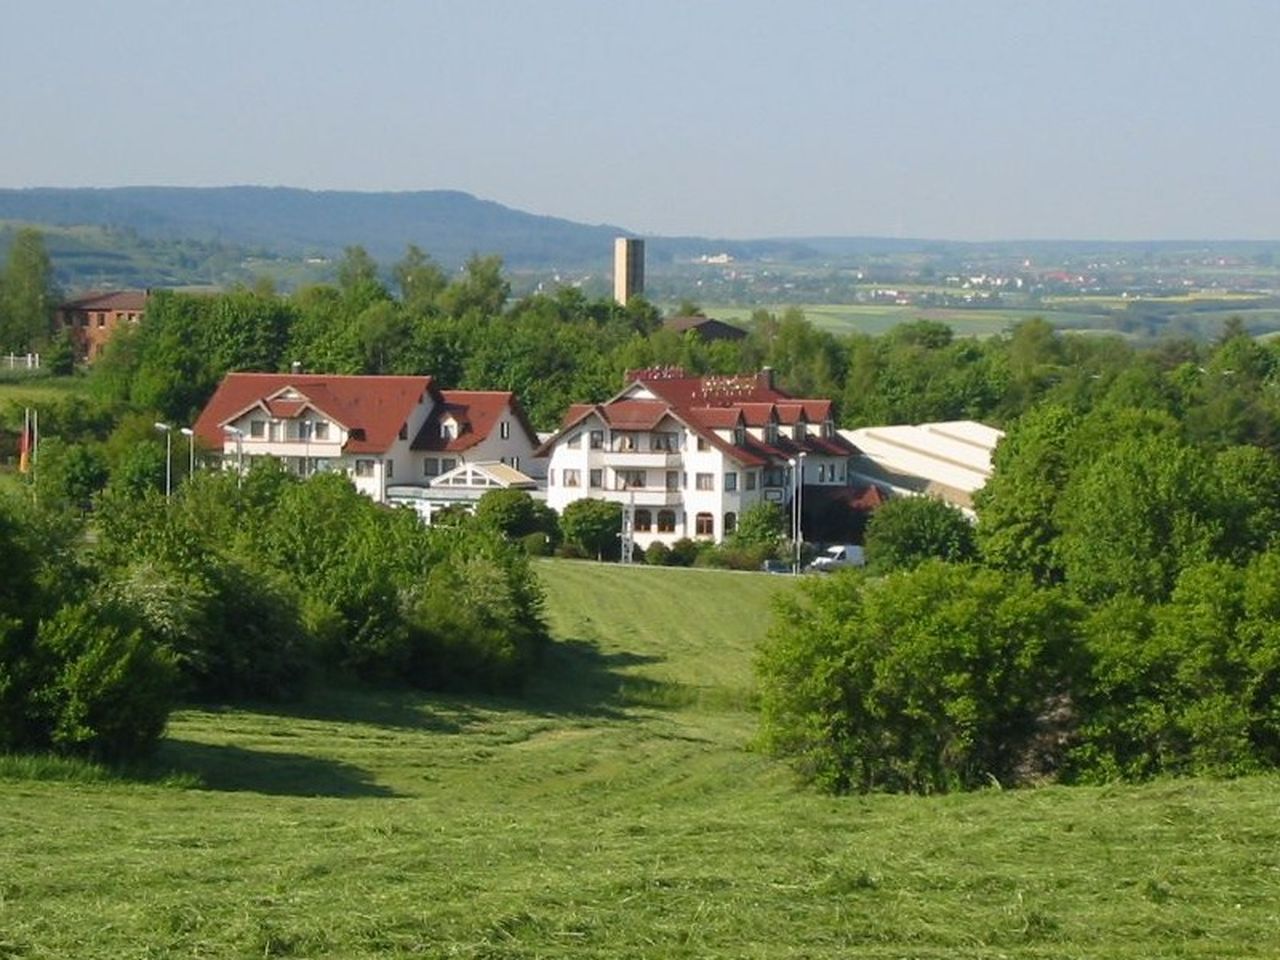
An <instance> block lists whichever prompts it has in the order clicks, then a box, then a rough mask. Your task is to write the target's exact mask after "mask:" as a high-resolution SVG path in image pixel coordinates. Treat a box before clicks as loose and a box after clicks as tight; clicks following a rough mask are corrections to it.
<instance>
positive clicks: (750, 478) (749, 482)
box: [742, 470, 756, 490]
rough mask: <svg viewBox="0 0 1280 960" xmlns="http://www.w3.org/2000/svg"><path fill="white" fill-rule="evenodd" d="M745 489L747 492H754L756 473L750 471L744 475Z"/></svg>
mask: <svg viewBox="0 0 1280 960" xmlns="http://www.w3.org/2000/svg"><path fill="white" fill-rule="evenodd" d="M742 479H743V488H744V489H746V490H754V489H755V488H756V472H755V471H754V470H748V471H747V472H746V473H744V474H743V475H742Z"/></svg>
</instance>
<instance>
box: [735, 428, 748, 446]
mask: <svg viewBox="0 0 1280 960" xmlns="http://www.w3.org/2000/svg"><path fill="white" fill-rule="evenodd" d="M746 442H747V431H746V430H744V429H742V427H734V428H733V443H734V446H737V447H740V446H742V445H743V444H744V443H746Z"/></svg>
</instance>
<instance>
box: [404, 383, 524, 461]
mask: <svg viewBox="0 0 1280 960" xmlns="http://www.w3.org/2000/svg"><path fill="white" fill-rule="evenodd" d="M440 396H441V398H442V402H441V403H440V404H439V405H438V406H437V407H436V408H435V409H434V410H432V411H431V416H429V417H427V420H426V423H424V424H423V425H422V429H421V430H419V431H418V435H417V436H416V437H414V439H413V444H412V449H414V450H429V451H439V452H445V453H448V452H453V451H457V450H469V449H471V448H472V447H474V446H475V445H476V444H478V443H481V442H483V441H484V440H485V439H486V438H487V437H488V436H489V434H490V433H492V432H493V428H494V425H495V424H496V423H497V422H498V421H499V420H500V419H501V418H502V414H503V413H504V412H505V411H506V410H507V409H508V408H510V410H511V412H512V415H513V416H514V417H515V419H516V422H517V423H519V424H520V426H521V428H522V429H523V430H524V432H525V433H526V434H527V435H528V438H529V442H530V443H532V444H533V445H534V446H535V447H536V446H537V445H538V434H537V432H536V431H535V430H534V429H533V426H532V425H531V424H530V423H529V419H528V417H526V416H525V413H524V409H523V408H522V407H521V406H520V401H519V400H517V399H516V395H515V394H514V393H512V392H511V391H510V390H441V391H440ZM445 417H452V418H453V420H454V422H455V423H456V424H457V427H458V432H457V436H454V437H442V436H440V421H441V420H443V419H445Z"/></svg>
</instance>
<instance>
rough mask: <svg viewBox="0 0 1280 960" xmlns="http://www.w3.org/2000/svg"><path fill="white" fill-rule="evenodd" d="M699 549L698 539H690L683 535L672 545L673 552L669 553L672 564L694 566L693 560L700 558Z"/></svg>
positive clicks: (674, 565) (675, 565)
mask: <svg viewBox="0 0 1280 960" xmlns="http://www.w3.org/2000/svg"><path fill="white" fill-rule="evenodd" d="M699 549H700V548H699V546H698V541H696V540H690V539H689V538H688V537H681V538H680V539H679V540H677V541H676V542H675V543H673V544H672V545H671V553H670V555H669V562H670V564H671V566H673V567H691V566H693V562H694V561H695V560H697V559H698V551H699Z"/></svg>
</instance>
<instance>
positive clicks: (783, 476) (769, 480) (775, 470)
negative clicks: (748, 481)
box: [764, 467, 787, 487]
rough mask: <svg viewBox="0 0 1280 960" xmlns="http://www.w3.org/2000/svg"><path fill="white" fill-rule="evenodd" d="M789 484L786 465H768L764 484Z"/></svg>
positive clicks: (772, 485) (767, 485)
mask: <svg viewBox="0 0 1280 960" xmlns="http://www.w3.org/2000/svg"><path fill="white" fill-rule="evenodd" d="M786 484H787V471H786V469H785V468H784V467H766V468H765V471H764V485H765V486H766V487H784V486H786Z"/></svg>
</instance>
